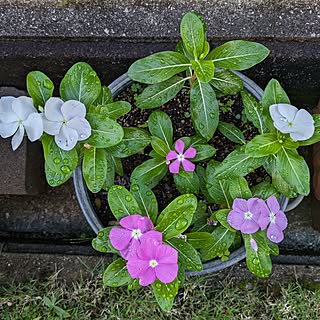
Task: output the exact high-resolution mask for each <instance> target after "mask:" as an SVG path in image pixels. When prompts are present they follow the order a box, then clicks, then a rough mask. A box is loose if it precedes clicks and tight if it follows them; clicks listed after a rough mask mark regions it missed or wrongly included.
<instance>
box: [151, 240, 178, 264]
mask: <svg viewBox="0 0 320 320" xmlns="http://www.w3.org/2000/svg"><path fill="white" fill-rule="evenodd" d="M155 259H156V261H157V262H158V263H159V264H174V263H176V264H177V263H178V252H177V250H175V249H174V248H172V247H170V246H168V245H166V244H161V245H159V246H157V248H156V255H155Z"/></svg>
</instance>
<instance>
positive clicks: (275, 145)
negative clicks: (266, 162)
mask: <svg viewBox="0 0 320 320" xmlns="http://www.w3.org/2000/svg"><path fill="white" fill-rule="evenodd" d="M281 147H282V144H281V143H280V142H279V140H278V137H277V134H276V133H265V134H261V135H258V136H255V137H254V138H253V139H252V140H251V141H249V142H248V143H247V145H246V147H245V152H246V154H249V155H251V156H252V157H254V158H259V157H265V156H268V155H270V154H275V153H277V152H279V151H280V149H281Z"/></svg>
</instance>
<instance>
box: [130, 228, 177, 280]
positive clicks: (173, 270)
mask: <svg viewBox="0 0 320 320" xmlns="http://www.w3.org/2000/svg"><path fill="white" fill-rule="evenodd" d="M153 233H154V234H155V233H158V234H159V235H158V237H161V239H162V233H161V232H158V231H153ZM158 240H159V239H157V240H155V239H154V238H151V237H145V238H143V239H142V240H141V245H140V247H139V248H138V249H137V254H136V257H135V258H130V259H129V260H128V262H127V269H128V272H129V274H130V276H131V277H132V278H139V283H140V285H141V286H148V285H149V284H151V283H153V282H154V281H155V280H156V279H159V280H160V281H161V282H163V283H170V282H172V281H173V280H174V279H175V278H176V277H177V275H178V252H177V251H176V250H175V249H174V248H172V247H170V246H168V245H165V244H161V243H162V241H158Z"/></svg>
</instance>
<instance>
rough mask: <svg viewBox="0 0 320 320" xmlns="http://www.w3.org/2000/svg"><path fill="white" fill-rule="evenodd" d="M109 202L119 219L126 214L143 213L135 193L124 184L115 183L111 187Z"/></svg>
mask: <svg viewBox="0 0 320 320" xmlns="http://www.w3.org/2000/svg"><path fill="white" fill-rule="evenodd" d="M108 203H109V207H110V210H111V211H112V213H113V215H114V216H115V217H116V219H117V220H118V221H119V220H120V219H121V218H123V217H125V216H130V215H132V214H142V210H141V209H140V207H139V205H138V203H137V201H136V200H135V198H134V197H133V195H132V194H131V193H130V192H129V191H128V190H127V189H126V188H125V187H122V186H118V185H114V186H112V187H111V188H110V189H109V192H108Z"/></svg>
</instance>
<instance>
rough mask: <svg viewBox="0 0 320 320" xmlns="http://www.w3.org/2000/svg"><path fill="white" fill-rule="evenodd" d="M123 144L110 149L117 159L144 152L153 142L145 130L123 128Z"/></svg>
mask: <svg viewBox="0 0 320 320" xmlns="http://www.w3.org/2000/svg"><path fill="white" fill-rule="evenodd" d="M123 133H124V135H123V138H122V140H121V142H120V143H119V144H117V145H115V146H113V147H111V148H109V150H110V152H111V154H112V155H113V156H114V157H117V158H126V157H129V156H132V155H133V154H136V153H138V152H139V151H141V150H143V149H144V148H145V147H146V146H147V145H148V144H149V143H150V141H151V138H150V135H149V134H148V132H146V131H145V130H143V129H137V128H123Z"/></svg>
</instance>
